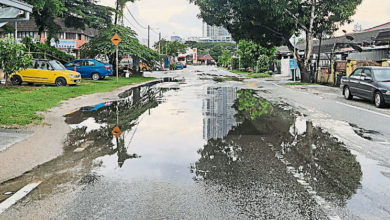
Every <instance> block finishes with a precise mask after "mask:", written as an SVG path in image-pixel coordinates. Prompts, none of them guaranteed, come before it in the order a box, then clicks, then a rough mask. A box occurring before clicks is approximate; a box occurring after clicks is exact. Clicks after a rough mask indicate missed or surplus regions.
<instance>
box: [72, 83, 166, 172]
mask: <svg viewBox="0 0 390 220" xmlns="http://www.w3.org/2000/svg"><path fill="white" fill-rule="evenodd" d="M127 94H129V97H127V98H124V99H122V100H120V101H118V102H113V103H111V105H110V106H106V107H103V108H100V109H98V110H97V111H83V112H81V111H79V112H75V113H74V114H71V115H68V116H67V119H66V121H67V122H68V123H73V124H78V123H81V122H83V121H84V120H86V119H88V118H94V119H95V121H96V122H97V123H98V124H101V125H104V126H102V127H101V128H99V129H97V130H92V131H90V132H87V127H82V128H77V129H73V130H72V131H71V132H70V133H69V134H68V137H67V141H66V146H67V147H78V146H79V145H80V144H82V143H85V142H91V143H93V144H92V147H97V148H98V149H100V150H101V151H102V152H104V153H102V154H101V156H103V155H113V154H117V155H118V165H119V166H120V167H122V166H123V164H124V162H125V161H126V160H127V159H133V158H138V157H139V156H138V155H136V154H128V152H127V146H126V144H127V143H125V140H124V135H122V137H120V138H119V139H118V140H117V141H114V142H113V136H112V130H113V128H114V127H115V125H116V123H117V116H118V121H119V127H120V128H121V130H122V132H123V133H126V131H130V130H131V129H132V128H133V127H134V126H135V125H136V124H137V122H136V120H137V119H138V118H139V117H140V116H141V115H142V114H143V113H145V112H146V111H148V110H150V109H152V108H155V107H157V106H158V104H159V101H158V98H159V97H161V95H162V93H161V92H160V90H158V89H155V88H149V87H137V88H134V89H132V90H130V91H128V93H127ZM117 109H118V110H119V114H118V115H117Z"/></svg>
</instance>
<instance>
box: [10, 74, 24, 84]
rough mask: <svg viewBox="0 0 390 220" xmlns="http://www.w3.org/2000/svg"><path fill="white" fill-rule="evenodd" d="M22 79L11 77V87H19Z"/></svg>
mask: <svg viewBox="0 0 390 220" xmlns="http://www.w3.org/2000/svg"><path fill="white" fill-rule="evenodd" d="M22 82H23V81H22V78H20V76H13V77H12V78H11V83H12V85H14V86H20V85H22Z"/></svg>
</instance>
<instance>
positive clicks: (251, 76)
mask: <svg viewBox="0 0 390 220" xmlns="http://www.w3.org/2000/svg"><path fill="white" fill-rule="evenodd" d="M246 77H249V78H267V77H271V74H269V73H253V74H248V75H247V76H246Z"/></svg>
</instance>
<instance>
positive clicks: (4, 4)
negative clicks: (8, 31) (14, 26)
mask: <svg viewBox="0 0 390 220" xmlns="http://www.w3.org/2000/svg"><path fill="white" fill-rule="evenodd" d="M32 10H33V6H32V5H29V4H27V3H24V2H20V1H16V0H0V27H1V26H3V25H4V24H6V23H8V22H19V21H28V20H30V13H32ZM21 15H24V16H23V17H22V16H21Z"/></svg>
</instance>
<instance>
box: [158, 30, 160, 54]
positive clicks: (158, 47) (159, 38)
mask: <svg viewBox="0 0 390 220" xmlns="http://www.w3.org/2000/svg"><path fill="white" fill-rule="evenodd" d="M158 54H159V55H160V54H161V32H160V33H158Z"/></svg>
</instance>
